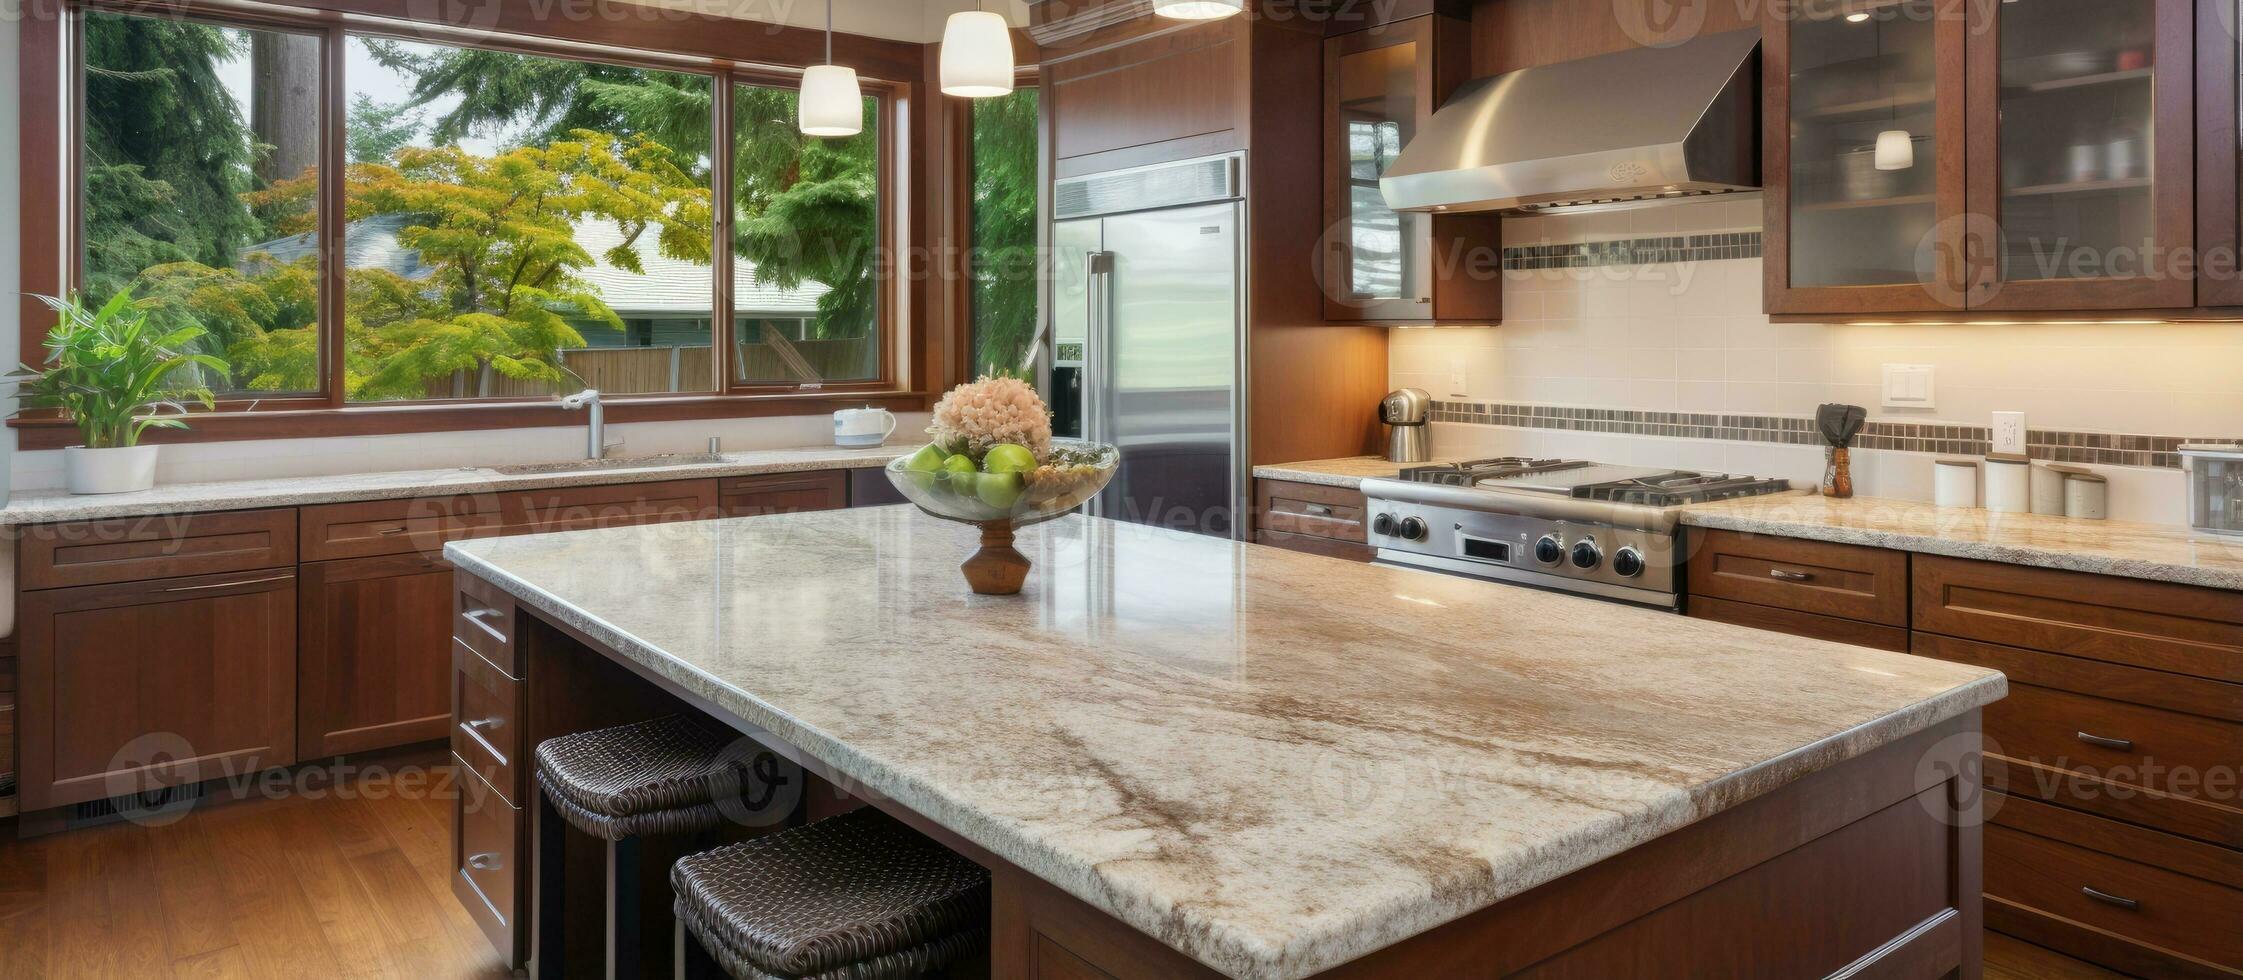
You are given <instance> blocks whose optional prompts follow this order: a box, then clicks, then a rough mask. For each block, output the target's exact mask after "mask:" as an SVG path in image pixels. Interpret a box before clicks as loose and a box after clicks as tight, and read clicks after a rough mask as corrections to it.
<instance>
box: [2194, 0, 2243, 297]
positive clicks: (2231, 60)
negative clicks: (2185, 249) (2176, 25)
mask: <svg viewBox="0 0 2243 980" xmlns="http://www.w3.org/2000/svg"><path fill="white" fill-rule="evenodd" d="M2196 22H2197V25H2198V28H2197V29H2198V31H2199V34H2200V37H2199V43H2198V44H2197V46H2196V50H2197V59H2198V62H2197V65H2196V79H2197V82H2196V85H2197V88H2196V214H2197V223H2196V249H2197V256H2198V261H2197V267H2196V303H2197V305H2198V306H2243V40H2239V39H2238V35H2239V34H2243V31H2239V30H2238V29H2237V25H2243V0H2199V2H2198V4H2197V13H2196Z"/></svg>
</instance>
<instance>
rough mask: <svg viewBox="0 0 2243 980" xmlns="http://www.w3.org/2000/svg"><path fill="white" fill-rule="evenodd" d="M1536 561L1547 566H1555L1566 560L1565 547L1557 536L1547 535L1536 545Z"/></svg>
mask: <svg viewBox="0 0 2243 980" xmlns="http://www.w3.org/2000/svg"><path fill="white" fill-rule="evenodd" d="M1534 560H1535V561H1538V562H1541V563H1542V564H1545V565H1555V564H1557V563H1559V562H1561V561H1564V560H1565V545H1564V544H1562V543H1560V542H1559V541H1558V536H1557V535H1555V534H1545V535H1543V536H1542V538H1541V540H1539V541H1536V542H1535V543H1534Z"/></svg>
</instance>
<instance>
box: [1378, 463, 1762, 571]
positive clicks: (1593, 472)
mask: <svg viewBox="0 0 2243 980" xmlns="http://www.w3.org/2000/svg"><path fill="white" fill-rule="evenodd" d="M1790 492H1793V491H1792V488H1791V482H1790V481H1788V480H1781V479H1766V478H1761V477H1751V476H1732V475H1729V474H1725V473H1700V472H1695V471H1691V470H1676V469H1668V468H1665V467H1654V466H1621V465H1615V464H1611V463H1596V462H1590V461H1587V460H1578V459H1529V458H1526V457H1520V456H1505V457H1499V458H1495V459H1476V460H1470V461H1467V462H1462V463H1443V464H1439V465H1433V466H1414V467H1409V468H1407V469H1404V470H1403V471H1402V472H1401V475H1400V476H1399V477H1398V478H1396V479H1392V480H1383V479H1371V480H1365V481H1363V496H1364V498H1365V500H1366V507H1367V512H1368V513H1369V514H1370V515H1371V518H1370V528H1369V530H1370V539H1371V544H1372V546H1373V547H1376V548H1377V549H1378V560H1379V561H1381V562H1385V563H1388V564H1394V565H1409V566H1413V567H1417V568H1428V569H1432V570H1435V571H1441V572H1450V573H1453V574H1458V575H1468V576H1472V577H1474V578H1485V579H1493V580H1496V581H1503V582H1513V583H1517V584H1520V585H1532V586H1537V587H1540V588H1547V589H1554V590H1558V591H1562V592H1575V593H1580V594H1583V595H1592V596H1598V597H1601V598H1606V599H1615V600H1619V601H1622V602H1632V603H1637V604H1641V605H1649V606H1659V607H1662V608H1667V609H1673V608H1675V607H1676V605H1677V603H1678V597H1679V595H1680V593H1681V581H1680V577H1679V576H1678V575H1677V569H1678V567H1679V566H1680V565H1681V564H1682V563H1683V554H1682V552H1681V549H1680V548H1679V547H1677V544H1676V533H1675V528H1676V525H1677V520H1678V516H1679V514H1680V512H1681V510H1680V509H1681V508H1682V507H1683V506H1684V505H1686V504H1696V503H1705V502H1707V501H1712V500H1728V499H1730V498H1733V497H1751V496H1759V495H1762V494H1771V493H1790Z"/></svg>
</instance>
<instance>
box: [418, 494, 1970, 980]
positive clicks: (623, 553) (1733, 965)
mask: <svg viewBox="0 0 2243 980" xmlns="http://www.w3.org/2000/svg"><path fill="white" fill-rule="evenodd" d="M974 543H975V535H974V532H973V531H972V530H971V529H970V528H965V527H960V526H956V525H951V524H945V523H942V522H938V521H936V520H933V519H931V518H928V517H926V516H924V515H921V514H919V513H917V512H915V511H913V510H910V509H908V508H900V507H891V508H878V509H870V510H859V511H848V512H829V513H816V514H799V515H778V516H770V517H760V518H754V519H747V520H724V521H704V522H695V523H682V524H668V525H657V526H644V527H628V528H607V529H597V530H587V531H578V532H569V533H562V534H546V535H533V536H525V537H515V538H500V539H488V540H479V541H466V542H457V543H454V544H452V545H450V546H448V548H447V554H448V555H449V556H450V557H451V559H452V560H453V561H454V562H455V563H457V565H458V566H459V568H460V577H461V583H460V590H459V591H460V594H461V599H460V603H461V611H462V614H463V623H468V622H469V621H472V625H463V626H462V628H461V629H462V633H463V636H462V643H461V653H460V655H461V656H464V657H476V656H478V655H479V654H487V655H489V656H491V657H493V658H494V662H496V663H497V666H498V667H499V668H501V669H502V671H503V673H504V674H505V675H506V678H505V679H504V681H502V683H504V682H505V681H511V682H513V683H518V684H522V685H526V689H524V690H522V691H519V692H515V693H513V694H511V695H509V696H510V697H513V698H515V699H516V701H517V702H518V703H526V704H532V705H536V704H549V705H550V704H556V703H561V702H567V701H569V700H570V699H572V698H573V699H579V700H585V701H607V700H612V699H614V698H615V696H616V695H615V692H614V689H613V687H612V686H602V687H598V688H580V687H579V686H577V685H575V684H574V683H573V682H571V681H563V680H559V678H567V677H571V676H572V668H571V667H569V666H565V665H567V664H571V663H574V662H576V661H593V662H597V663H600V664H601V665H602V666H603V668H605V667H610V666H612V667H620V668H621V669H622V670H623V671H627V672H628V673H629V674H630V675H632V676H635V677H637V678H639V679H640V680H643V681H645V682H648V683H649V684H651V685H652V686H654V687H657V688H659V689H660V690H662V691H663V692H666V693H667V694H668V695H671V696H674V697H676V698H678V699H681V700H683V701H684V702H685V703H686V704H689V705H692V706H694V707H697V708H699V709H700V710H703V711H706V712H708V713H710V714H711V715H713V716H715V717H717V718H720V719H722V720H724V721H726V722H728V723H730V724H732V725H734V726H735V727H738V728H740V729H741V730H743V731H747V732H751V733H759V734H762V735H765V736H767V737H769V738H771V739H774V740H776V741H778V742H782V743H784V744H785V745H787V746H791V747H792V749H793V750H796V751H798V752H799V753H800V757H801V761H802V762H803V763H804V765H805V766H806V767H807V768H809V769H811V770H812V771H813V772H816V773H818V774H819V775H822V776H825V777H827V778H829V779H831V780H833V781H834V782H836V783H837V784H840V785H843V786H845V787H847V788H848V789H849V791H850V792H851V793H853V794H856V795H858V796H861V797H864V798H867V799H871V800H872V801H873V802H874V803H875V804H876V805H878V806H880V807H882V808H883V809H884V810H886V811H888V812H890V813H892V814H894V815H896V816H897V817H899V818H902V819H904V820H905V821H906V822H907V823H910V824H912V825H913V826H915V827H918V828H919V829H920V830H922V831H924V832H927V833H929V834H930V835H932V836H934V837H935V838H936V839H937V840H940V841H942V842H943V843H945V844H947V845H950V846H952V847H954V848H956V849H958V850H960V851H961V852H962V853H965V854H967V855H968V856H969V857H972V858H974V859H975V860H977V861H980V862H982V863H983V864H984V865H985V866H988V867H990V869H991V871H992V873H993V876H994V882H995V897H994V902H993V916H994V920H993V924H994V940H993V945H994V948H993V950H992V967H993V973H994V975H996V976H1000V977H1014V976H1085V975H1089V976H1095V975H1098V974H1097V973H1093V972H1088V971H1089V970H1096V971H1103V973H1105V974H1111V975H1115V976H1171V975H1193V974H1200V975H1212V974H1215V973H1220V974H1227V975H1230V976H1237V977H1273V978H1290V977H1300V976H1308V975H1312V974H1319V973H1327V972H1329V973H1332V974H1334V975H1376V974H1397V975H1446V974H1451V973H1455V972H1462V971H1466V970H1469V972H1472V973H1474V974H1479V975H1508V974H1513V973H1525V972H1535V973H1543V974H1553V975H1583V976H1611V975H1622V974H1629V975H1649V974H1652V973H1666V974H1674V975H1690V974H1695V975H1746V974H1750V975H1809V974H1811V975H1818V976H1819V975H1825V974H1830V973H1833V972H1839V971H1841V970H1843V969H1845V968H1847V967H1848V966H1849V965H1853V966H1855V967H1862V968H1867V967H1869V966H1870V965H1871V964H1874V970H1875V971H1876V972H1877V973H1878V975H1892V976H1937V975H1943V974H1957V975H1962V976H1976V975H1977V970H1978V935H1979V898H1978V892H1979V885H1978V873H1979V871H1978V854H1977V848H1978V840H1979V836H1978V835H1979V830H1978V815H1979V796H1978V785H1977V757H1978V751H1979V738H1978V725H1979V721H1978V715H1979V711H1978V709H1979V708H1980V707H1982V706H1983V705H1985V704H1987V703H1989V702H1991V701H1994V700H1996V699H1998V698H2000V697H2001V696H2002V695H2003V693H2004V692H2005V690H2006V688H2005V681H2004V679H2003V677H2002V675H2001V674H1999V673H1997V672H1994V671H1991V670H1986V669H1983V668H1979V667H1973V666H1968V665H1963V664H1954V663H1945V662H1939V661H1932V660H1926V659H1919V658H1915V657H1909V656H1905V655H1900V654H1893V653H1885V652H1879V651H1873V650H1867V649H1863V648H1859V647H1851V646H1842V645H1838V644H1832V643H1825V642H1820V641H1814V640H1804V639H1799V638H1794V637H1786V636H1780V635H1776V634H1770V633H1765V632H1760V631H1755V630H1750V629H1745V628H1739V627H1733V626H1728V625H1724V624H1719V623H1711V622H1704V621H1695V620H1688V619H1683V618H1680V617H1676V616H1672V615H1669V614H1662V613H1657V612H1651V611H1646V610H1641V609H1633V608H1626V607H1622V606H1618V605H1613V604H1606V603H1599V602H1595V601H1592V600H1587V599H1580V598H1573V597H1566V596H1559V595H1552V594H1545V593H1541V592H1535V591H1531V590H1526V589H1519V588H1512V587H1507V586H1502V585H1495V584H1490V583H1485V582H1477V581H1471V580H1465V579H1459V578H1451V577H1445V576H1441V575H1437V574H1432V573H1427V572H1419V571H1413V570H1406V569H1397V568H1389V567H1383V566H1365V565H1357V564H1351V563H1348V562H1343V561H1336V560H1332V559H1327V558H1321V557H1316V556H1310V555H1302V554H1296V553H1293V552H1288V551H1284V550H1280V549H1275V548H1267V547H1261V546H1257V545H1250V544H1238V543H1232V542H1227V541H1219V540H1214V539H1210V538H1204V537H1197V536H1192V535H1187V534H1181V533H1176V532H1168V531H1161V530H1155V529H1149V528H1145V527H1141V526H1136V525H1126V524H1118V523H1113V522H1108V521H1102V520H1096V519H1090V518H1082V517H1067V518H1062V519H1060V520H1058V521H1054V522H1052V523H1049V524H1045V525H1042V526H1039V527H1035V528H1031V529H1026V530H1024V531H1023V532H1022V533H1021V534H1020V537H1019V539H1018V541H1017V543H1016V546H1017V547H1018V548H1019V549H1020V550H1021V551H1022V552H1023V553H1024V554H1026V555H1028V556H1029V558H1030V559H1031V560H1032V561H1033V562H1034V563H1035V567H1034V570H1033V571H1032V572H1031V574H1030V576H1029V579H1028V584H1027V587H1026V588H1025V589H1024V590H1023V591H1022V592H1021V594H1019V595H1017V596H1006V597H985V596H976V595H973V594H971V593H969V592H968V591H967V590H966V588H965V584H964V582H963V581H962V580H961V578H960V576H959V573H958V569H957V565H958V563H959V561H960V560H962V559H963V558H964V557H965V556H966V554H968V553H969V552H970V551H971V550H972V548H973V546H974ZM541 684H542V687H541ZM548 713H549V715H552V716H554V717H558V716H561V715H566V714H568V712H566V711H549V712H548ZM514 729H515V732H516V737H520V738H523V739H524V740H525V741H526V742H529V743H532V744H534V740H535V739H538V738H543V737H547V736H549V735H552V734H558V733H559V732H558V731H557V730H554V728H553V727H552V726H545V727H543V728H542V729H541V726H540V724H539V723H538V722H537V721H536V720H535V719H531V720H529V721H527V722H526V723H525V724H522V725H518V726H514ZM455 744H457V739H455ZM526 748H527V745H522V746H517V747H516V749H515V751H516V752H517V755H516V756H515V757H516V758H519V754H518V753H519V752H521V751H523V750H526ZM513 785H514V786H515V787H516V791H517V792H516V795H513V796H511V797H509V801H510V802H511V804H512V806H513V807H514V808H515V810H516V811H517V812H519V809H520V806H521V804H522V802H523V800H522V798H521V796H520V795H519V787H520V785H521V784H520V783H519V782H515V783H514V784H513ZM501 789H502V790H503V789H504V787H501ZM470 795H471V794H470ZM518 827H519V824H518V823H517V828H518ZM491 834H495V835H496V836H498V837H500V838H505V837H506V835H505V834H502V833H497V832H495V831H494V832H491ZM486 836H487V837H488V836H490V835H486ZM467 849H468V848H464V847H463V848H456V850H467ZM513 853H514V855H515V856H516V858H517V861H516V862H515V864H514V865H513V868H512V871H511V873H512V874H514V875H516V876H517V877H515V878H514V879H513V880H511V881H508V882H504V883H501V884H503V885H504V886H505V887H504V888H503V889H496V888H495V887H475V886H470V888H469V889H467V890H462V896H463V899H467V898H476V899H479V900H484V901H485V902H486V904H488V903H489V899H490V893H491V892H493V891H494V890H503V891H505V892H507V893H508V894H509V896H510V895H511V894H512V893H513V892H514V891H515V890H517V886H519V884H520V882H521V881H522V880H523V879H522V878H521V877H520V876H521V875H522V874H523V873H524V870H525V869H522V868H520V867H519V862H518V858H519V856H520V855H521V854H523V853H526V851H525V850H523V849H519V848H517V849H516V850H515V851H514V852H513ZM478 856H479V857H485V858H487V855H478ZM492 863H493V862H490V861H488V860H485V861H484V864H485V865H490V864H492ZM461 874H462V875H469V872H468V871H467V870H465V869H463V870H462V871H461ZM455 890H460V886H459V883H458V882H455ZM470 891H474V892H475V894H474V895H472V896H471V895H470V894H469V892H470ZM661 904H667V903H666V902H664V903H661ZM470 907H471V910H473V908H474V905H473V902H470ZM494 907H495V906H494ZM500 925H501V928H500V930H499V931H493V932H492V935H493V937H494V939H501V941H502V943H503V942H504V938H503V937H505V936H512V937H515V938H516V940H517V942H518V941H519V937H520V936H521V935H522V928H523V926H522V924H521V923H520V922H518V921H515V920H514V919H513V918H512V917H511V915H509V917H508V918H507V920H506V921H504V922H503V923H501V924H500ZM491 930H492V926H491V925H490V924H488V923H486V931H491ZM1070 971H1074V972H1070Z"/></svg>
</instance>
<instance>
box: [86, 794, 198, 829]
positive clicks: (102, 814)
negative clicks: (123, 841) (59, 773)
mask: <svg viewBox="0 0 2243 980" xmlns="http://www.w3.org/2000/svg"><path fill="white" fill-rule="evenodd" d="M202 798H203V784H201V783H193V784H190V785H186V786H166V787H164V788H162V789H152V790H149V791H147V792H145V793H131V794H127V795H125V796H112V797H110V798H108V799H106V800H88V801H86V802H84V803H80V804H77V805H76V806H73V807H71V808H70V819H69V821H68V825H67V826H66V828H65V829H68V830H77V829H79V828H81V827H98V826H101V825H102V824H109V823H116V822H118V821H120V820H127V819H136V818H143V817H160V816H169V815H171V814H174V813H176V812H178V811H179V810H182V809H185V808H187V807H190V806H193V805H195V801H197V800H200V799H202Z"/></svg>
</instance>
